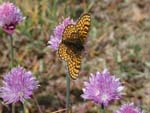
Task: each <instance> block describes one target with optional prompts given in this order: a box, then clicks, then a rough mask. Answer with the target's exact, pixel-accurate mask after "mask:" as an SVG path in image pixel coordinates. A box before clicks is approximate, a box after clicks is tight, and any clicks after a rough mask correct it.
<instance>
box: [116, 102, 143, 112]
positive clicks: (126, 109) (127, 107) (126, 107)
mask: <svg viewBox="0 0 150 113" xmlns="http://www.w3.org/2000/svg"><path fill="white" fill-rule="evenodd" d="M116 113H143V112H142V111H141V110H140V109H139V108H137V107H135V106H134V104H133V103H129V104H124V105H122V106H121V107H120V108H119V110H117V111H116Z"/></svg>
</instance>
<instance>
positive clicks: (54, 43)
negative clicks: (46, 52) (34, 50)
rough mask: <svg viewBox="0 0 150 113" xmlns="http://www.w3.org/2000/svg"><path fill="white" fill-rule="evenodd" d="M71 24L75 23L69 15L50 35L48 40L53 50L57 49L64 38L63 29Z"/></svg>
mask: <svg viewBox="0 0 150 113" xmlns="http://www.w3.org/2000/svg"><path fill="white" fill-rule="evenodd" d="M69 24H74V21H73V20H72V19H70V18H69V17H68V18H66V19H64V21H63V22H62V23H60V24H59V25H58V26H56V27H55V29H54V31H53V35H51V36H50V40H49V41H48V44H49V47H50V48H51V49H52V50H53V51H57V49H58V47H59V44H60V42H61V39H62V35H63V31H64V29H65V27H66V26H68V25H69Z"/></svg>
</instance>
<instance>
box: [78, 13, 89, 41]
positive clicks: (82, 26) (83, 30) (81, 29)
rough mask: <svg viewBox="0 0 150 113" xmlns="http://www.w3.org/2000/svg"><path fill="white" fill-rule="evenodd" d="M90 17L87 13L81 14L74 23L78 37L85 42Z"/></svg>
mask: <svg viewBox="0 0 150 113" xmlns="http://www.w3.org/2000/svg"><path fill="white" fill-rule="evenodd" d="M90 23H91V17H90V15H89V14H84V15H82V16H81V17H80V18H79V20H78V21H77V23H76V28H77V30H78V33H79V35H80V36H79V38H81V40H83V41H84V42H85V40H86V38H87V36H88V32H89V29H90Z"/></svg>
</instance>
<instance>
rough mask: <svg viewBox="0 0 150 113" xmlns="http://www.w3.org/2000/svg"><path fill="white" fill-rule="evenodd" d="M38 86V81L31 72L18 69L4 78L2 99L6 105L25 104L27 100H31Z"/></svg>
mask: <svg viewBox="0 0 150 113" xmlns="http://www.w3.org/2000/svg"><path fill="white" fill-rule="evenodd" d="M38 86H39V85H38V81H36V79H35V77H33V76H32V73H31V72H30V71H26V70H25V69H24V68H23V67H16V68H13V69H12V70H11V71H10V72H9V73H7V74H6V75H5V76H4V80H3V87H0V97H1V98H3V101H4V102H5V103H6V104H10V103H16V102H18V101H21V102H24V101H25V99H29V98H31V97H30V96H31V95H32V93H33V90H35V89H37V88H38Z"/></svg>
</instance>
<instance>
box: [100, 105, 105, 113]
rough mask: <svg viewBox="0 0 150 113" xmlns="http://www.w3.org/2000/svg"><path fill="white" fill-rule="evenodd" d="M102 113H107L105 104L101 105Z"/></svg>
mask: <svg viewBox="0 0 150 113" xmlns="http://www.w3.org/2000/svg"><path fill="white" fill-rule="evenodd" d="M100 113H105V108H104V105H103V104H101V108H100Z"/></svg>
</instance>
